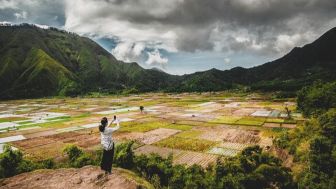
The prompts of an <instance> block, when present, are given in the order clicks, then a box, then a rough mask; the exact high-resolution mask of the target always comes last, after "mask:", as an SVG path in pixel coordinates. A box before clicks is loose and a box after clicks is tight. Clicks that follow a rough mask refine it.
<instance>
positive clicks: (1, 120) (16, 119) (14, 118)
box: [0, 117, 27, 123]
mask: <svg viewBox="0 0 336 189" xmlns="http://www.w3.org/2000/svg"><path fill="white" fill-rule="evenodd" d="M22 120H27V118H25V117H4V118H0V123H3V122H12V121H22Z"/></svg>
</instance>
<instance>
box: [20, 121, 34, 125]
mask: <svg viewBox="0 0 336 189" xmlns="http://www.w3.org/2000/svg"><path fill="white" fill-rule="evenodd" d="M30 123H34V122H32V121H22V122H19V123H17V124H19V125H25V124H30Z"/></svg>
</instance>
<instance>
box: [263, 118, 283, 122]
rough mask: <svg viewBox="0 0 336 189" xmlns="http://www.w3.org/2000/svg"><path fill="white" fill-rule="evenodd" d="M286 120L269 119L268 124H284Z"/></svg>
mask: <svg viewBox="0 0 336 189" xmlns="http://www.w3.org/2000/svg"><path fill="white" fill-rule="evenodd" d="M284 121H285V120H284V119H280V118H267V119H266V122H267V123H283V122H284Z"/></svg>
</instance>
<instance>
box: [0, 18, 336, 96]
mask: <svg viewBox="0 0 336 189" xmlns="http://www.w3.org/2000/svg"><path fill="white" fill-rule="evenodd" d="M0 45H1V46H0V83H1V85H0V98H25V97H41V96H52V95H77V94H81V93H87V92H92V91H98V92H99V91H100V92H102V91H103V92H122V91H140V92H148V91H158V90H160V91H175V92H180V91H218V90H225V89H231V88H235V87H237V86H248V87H251V88H252V89H261V90H286V91H288V90H297V89H299V88H301V87H302V86H304V85H308V84H310V83H312V82H313V81H315V80H319V79H320V80H324V81H331V80H335V79H336V52H335V51H336V28H334V29H331V30H330V31H328V32H327V33H325V34H324V35H323V36H321V37H320V38H319V39H317V40H316V41H315V42H313V43H311V44H308V45H306V46H304V47H302V48H294V49H293V50H292V51H291V52H290V53H288V54H287V55H285V56H284V57H282V58H280V59H278V60H275V61H273V62H269V63H266V64H263V65H261V66H257V67H254V68H250V69H245V68H241V67H237V68H233V69H231V70H226V71H220V70H217V69H211V70H208V71H204V72H196V73H193V74H189V75H183V76H174V75H169V74H167V73H164V72H163V71H161V70H159V69H144V68H142V67H140V66H139V65H138V64H137V63H123V62H121V61H118V60H116V59H115V58H114V57H113V56H112V55H111V54H110V53H109V52H107V51H106V50H104V49H103V48H102V47H100V46H99V45H98V44H96V43H95V42H94V41H92V40H91V39H89V38H86V37H80V36H78V35H77V34H74V33H69V32H65V31H61V30H58V29H55V28H40V27H37V26H33V25H28V24H23V25H20V26H10V25H8V26H1V27H0Z"/></svg>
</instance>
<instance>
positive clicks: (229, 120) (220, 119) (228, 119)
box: [210, 116, 241, 124]
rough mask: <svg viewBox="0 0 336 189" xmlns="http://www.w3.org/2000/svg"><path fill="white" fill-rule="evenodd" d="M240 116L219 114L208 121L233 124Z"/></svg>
mask: <svg viewBox="0 0 336 189" xmlns="http://www.w3.org/2000/svg"><path fill="white" fill-rule="evenodd" d="M239 119H241V117H236V116H220V117H218V118H217V119H214V120H212V121H210V123H223V124H235V123H236V122H237V121H238V120H239Z"/></svg>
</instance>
